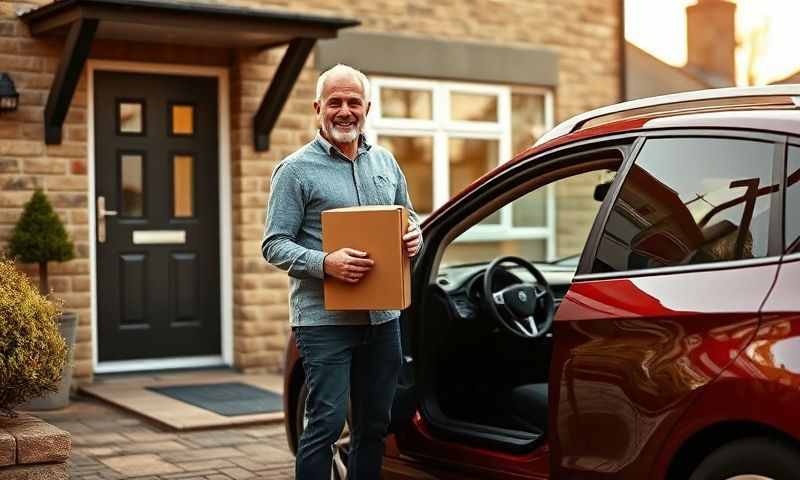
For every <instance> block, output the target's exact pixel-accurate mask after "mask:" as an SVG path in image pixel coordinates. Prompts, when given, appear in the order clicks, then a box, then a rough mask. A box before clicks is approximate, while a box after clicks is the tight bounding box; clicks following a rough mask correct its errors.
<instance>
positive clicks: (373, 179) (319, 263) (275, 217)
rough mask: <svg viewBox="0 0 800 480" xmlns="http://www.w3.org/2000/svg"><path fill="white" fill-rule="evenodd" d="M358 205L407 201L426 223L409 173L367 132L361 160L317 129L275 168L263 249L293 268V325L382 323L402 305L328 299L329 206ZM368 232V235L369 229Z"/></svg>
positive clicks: (362, 141) (267, 256)
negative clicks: (369, 307)
mask: <svg viewBox="0 0 800 480" xmlns="http://www.w3.org/2000/svg"><path fill="white" fill-rule="evenodd" d="M359 205H403V206H405V207H406V208H407V209H408V210H409V214H410V220H411V221H412V222H414V223H416V224H419V219H418V218H417V215H416V213H415V212H414V209H413V208H412V206H411V201H410V200H409V197H408V186H407V184H406V179H405V177H404V176H403V172H402V171H401V170H400V167H399V166H398V165H397V161H396V160H395V159H394V156H393V155H392V154H391V153H389V151H388V150H386V149H384V148H382V147H380V146H377V145H374V146H373V145H369V144H367V142H366V139H365V138H364V136H363V135H362V136H361V138H360V141H359V147H358V153H357V155H356V158H355V160H352V161H351V160H350V159H349V158H347V157H346V156H345V155H344V154H343V153H342V152H341V151H340V150H339V149H338V148H336V147H335V146H333V145H331V144H330V143H329V142H328V141H327V140H325V139H324V138H322V136H321V135H320V134H319V133H317V137H316V138H315V139H314V140H313V141H312V142H310V143H308V144H307V145H305V146H303V147H302V148H300V149H299V150H298V151H296V152H294V153H293V154H291V155H289V156H288V157H286V158H285V159H284V160H283V161H282V162H281V163H280V164H278V166H277V167H275V170H274V171H273V172H272V187H271V195H270V200H269V203H268V205H267V221H266V225H265V227H264V238H263V240H262V242H261V251H262V254H263V255H264V258H265V259H266V260H267V261H268V262H269V263H271V264H272V265H275V266H276V267H278V268H280V269H283V270H286V271H287V272H288V273H289V276H290V277H291V278H290V284H289V303H290V306H291V308H290V314H291V324H292V326H315V325H364V324H380V323H384V322H388V321H390V320H393V319H394V318H396V317H398V316H399V315H400V312H399V311H397V310H376V311H369V312H367V311H328V310H325V302H324V297H323V278H324V273H323V261H324V259H325V254H326V253H329V252H323V251H322V220H321V216H320V214H321V213H322V211H323V210H328V209H331V208H342V207H353V206H359ZM364 233H366V232H364Z"/></svg>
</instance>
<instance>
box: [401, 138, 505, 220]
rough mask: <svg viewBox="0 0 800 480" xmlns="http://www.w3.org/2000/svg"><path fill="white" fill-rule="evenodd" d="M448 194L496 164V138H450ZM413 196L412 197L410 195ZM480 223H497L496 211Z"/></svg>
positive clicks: (458, 189) (457, 190) (498, 216)
mask: <svg viewBox="0 0 800 480" xmlns="http://www.w3.org/2000/svg"><path fill="white" fill-rule="evenodd" d="M448 143H449V152H450V196H451V197H452V196H453V195H455V194H456V193H458V192H460V191H461V190H463V189H464V188H465V187H466V186H467V185H469V184H470V183H472V182H473V181H475V180H477V179H478V177H480V176H481V175H483V174H484V173H486V172H488V171H489V170H491V169H492V168H494V167H496V166H497V161H498V158H499V155H498V150H499V143H498V141H497V140H483V139H475V138H451V139H450V140H449V142H448ZM412 198H413V197H412ZM481 223H482V224H499V223H500V212H499V211H497V212H495V213H493V214H491V215H489V216H488V217H486V218H485V219H483V220H482V221H481Z"/></svg>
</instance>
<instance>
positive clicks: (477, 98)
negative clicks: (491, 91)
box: [450, 92, 497, 122]
mask: <svg viewBox="0 0 800 480" xmlns="http://www.w3.org/2000/svg"><path fill="white" fill-rule="evenodd" d="M450 118H451V119H453V120H456V121H463V122H496V121H497V95H483V94H475V93H460V92H453V93H452V94H451V95H450Z"/></svg>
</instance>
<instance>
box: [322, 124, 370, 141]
mask: <svg viewBox="0 0 800 480" xmlns="http://www.w3.org/2000/svg"><path fill="white" fill-rule="evenodd" d="M323 125H324V128H323V130H324V131H325V133H326V134H328V136H329V137H330V138H331V139H332V140H333V141H334V142H336V143H352V142H355V141H356V140H357V139H358V136H359V135H360V134H361V131H362V130H363V127H364V122H363V121H357V122H356V124H355V126H354V127H353V128H350V129H349V130H340V129H338V128H337V127H336V125H334V124H333V122H324V123H323Z"/></svg>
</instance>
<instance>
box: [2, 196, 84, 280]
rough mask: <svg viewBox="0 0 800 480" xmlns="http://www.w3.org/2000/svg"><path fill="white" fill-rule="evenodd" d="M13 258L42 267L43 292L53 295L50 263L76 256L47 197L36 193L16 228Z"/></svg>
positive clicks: (11, 254) (40, 277) (13, 238)
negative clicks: (51, 291)
mask: <svg viewBox="0 0 800 480" xmlns="http://www.w3.org/2000/svg"><path fill="white" fill-rule="evenodd" d="M8 247H9V250H8V252H9V255H10V256H11V257H12V258H16V259H17V260H19V261H21V262H23V263H38V264H39V291H40V292H41V293H42V295H47V293H49V292H48V291H49V289H48V283H47V262H66V261H68V260H72V258H73V257H74V248H73V245H72V242H71V241H70V240H69V238H68V237H67V232H66V230H64V224H63V223H61V219H60V218H58V215H56V212H54V211H53V206H52V205H50V201H49V200H48V199H47V196H45V194H44V193H43V192H42V191H41V190H36V191H35V192H34V193H33V196H32V197H31V199H30V200H29V201H28V203H26V204H25V211H24V212H23V213H22V216H21V217H20V219H19V221H18V222H17V224H16V226H15V227H14V233H13V234H12V236H11V241H10V242H9V245H8Z"/></svg>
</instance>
